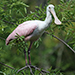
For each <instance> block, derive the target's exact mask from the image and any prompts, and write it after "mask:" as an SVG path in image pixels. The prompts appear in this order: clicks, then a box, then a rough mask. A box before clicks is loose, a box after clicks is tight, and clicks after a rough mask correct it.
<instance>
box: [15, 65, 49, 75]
mask: <svg viewBox="0 0 75 75" xmlns="http://www.w3.org/2000/svg"><path fill="white" fill-rule="evenodd" d="M26 68H29V69H30V73H31V74H32V75H34V74H33V71H32V69H33V68H34V69H35V70H38V71H40V73H48V74H49V72H48V71H46V70H43V69H40V68H38V67H36V66H33V65H28V64H27V65H26V66H25V67H23V68H21V69H19V70H18V71H17V72H16V73H19V72H20V71H22V70H24V69H26Z"/></svg>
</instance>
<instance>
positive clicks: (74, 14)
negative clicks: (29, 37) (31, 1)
mask: <svg viewBox="0 0 75 75" xmlns="http://www.w3.org/2000/svg"><path fill="white" fill-rule="evenodd" d="M49 3H50V2H48V4H49ZM48 4H47V5H48ZM47 5H45V6H44V7H43V8H42V5H40V6H39V7H38V6H36V7H35V11H34V12H33V11H30V13H28V12H27V7H29V6H28V5H26V4H25V3H24V2H23V1H22V0H5V1H2V0H1V3H0V14H1V15H0V36H1V37H4V38H6V37H7V36H8V35H9V34H10V33H11V32H12V31H13V30H14V29H15V28H16V27H17V26H18V25H19V24H20V23H22V22H24V21H27V20H35V19H36V20H44V19H45V17H46V14H45V13H46V7H47ZM55 11H56V13H57V16H58V17H59V19H60V20H61V21H62V25H58V26H57V25H55V24H54V23H53V22H52V24H51V25H50V27H49V28H48V29H47V31H48V32H49V33H51V34H55V35H58V36H59V37H60V38H62V39H63V40H65V41H66V42H67V43H68V44H69V45H70V46H71V47H72V48H73V49H74V50H75V1H74V0H69V1H67V0H60V4H59V5H56V6H55ZM59 12H60V13H59ZM17 37H18V36H17ZM43 37H44V38H45V39H46V40H45V39H44V38H43ZM48 37H49V36H48ZM48 37H46V36H45V34H44V35H43V36H42V37H41V38H40V39H39V40H38V41H36V42H35V43H34V45H36V47H38V46H39V50H40V52H39V51H38V50H37V48H36V50H37V51H35V50H34V46H33V48H32V49H33V51H32V61H33V64H36V65H38V66H41V67H44V65H45V67H46V66H47V67H48V65H50V66H51V65H53V68H54V67H57V68H60V67H61V71H66V70H67V69H69V70H71V69H73V70H75V65H74V63H75V60H74V58H75V55H74V54H73V53H72V52H70V50H68V48H66V47H64V46H63V45H61V44H60V43H59V46H60V47H61V48H60V47H59V46H58V47H57V48H56V49H54V48H53V46H55V44H56V42H57V41H56V42H54V41H51V42H50V43H49V40H50V39H51V40H52V36H50V37H49V40H47V38H48ZM41 39H42V40H41ZM17 40H21V41H19V42H18V43H16V42H17ZM17 40H14V41H12V42H14V43H16V44H13V43H12V44H10V47H11V48H10V50H11V51H9V46H8V47H6V46H5V45H4V44H5V42H4V41H3V40H1V39H0V58H1V59H0V61H2V62H6V63H7V62H10V63H11V64H9V63H8V64H9V65H10V66H14V64H16V65H15V66H14V67H17V63H16V61H17V62H18V65H19V66H23V65H24V64H23V63H24V61H23V57H22V55H23V54H22V50H23V48H25V49H26V50H27V48H28V44H29V43H25V41H23V40H24V36H21V37H19V38H18V39H17ZM39 41H44V42H45V43H46V44H47V46H48V49H47V48H46V49H45V46H46V45H45V44H44V42H43V43H42V45H39ZM53 42H54V43H53ZM25 45H26V46H25ZM40 46H41V47H40ZM42 47H43V48H42ZM53 49H54V50H53ZM56 50H57V51H58V52H57V51H56ZM67 50H68V51H67ZM15 51H17V54H18V55H17V54H16V52H15ZM7 52H8V53H7ZM12 53H13V54H14V56H13V54H12ZM57 54H58V55H57ZM63 54H64V56H63ZM11 55H12V57H11ZM33 55H34V56H33ZM38 56H40V57H38ZM42 56H43V57H42ZM70 56H71V57H70ZM9 57H11V59H8V58H9ZM19 57H21V58H19ZM34 57H35V58H36V59H37V60H39V59H41V57H42V61H40V63H39V64H37V63H38V61H37V60H34ZM59 57H60V58H59ZM67 57H68V59H67ZM4 58H5V59H6V60H4ZM13 58H14V59H13ZM12 59H13V60H12ZM17 59H18V60H19V61H18V60H17ZM44 59H45V61H43V60H44ZM56 59H57V64H56V66H55V62H56ZM59 59H60V60H59ZM61 59H62V62H61V65H60V64H58V63H60V61H61ZM65 59H66V60H65ZM21 60H22V62H23V63H22V62H21ZM46 61H47V62H48V63H47V62H46ZM69 61H70V62H69ZM72 61H73V62H72ZM49 62H51V63H49ZM63 62H64V63H63ZM13 63H14V64H13ZM41 63H44V64H43V65H42V64H41ZM46 63H47V64H46ZM21 64H22V65H21ZM40 64H41V65H40ZM45 67H44V68H45ZM17 68H19V67H17ZM53 68H50V69H48V70H49V71H50V75H63V74H62V73H61V72H60V71H59V70H58V69H54V70H53ZM14 72H16V70H11V69H8V68H5V67H2V65H0V74H4V75H6V74H13V73H14ZM28 72H29V70H27V73H28ZM68 73H69V72H68ZM68 73H65V74H66V75H68ZM38 74H39V72H38V71H35V75H38ZM69 74H71V75H74V72H72V73H69ZM40 75H41V74H40Z"/></svg>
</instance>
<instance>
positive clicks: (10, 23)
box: [3, 20, 17, 25]
mask: <svg viewBox="0 0 75 75" xmlns="http://www.w3.org/2000/svg"><path fill="white" fill-rule="evenodd" d="M3 21H4V22H6V23H9V24H13V25H14V24H15V25H17V24H16V23H13V22H9V21H5V20H3Z"/></svg>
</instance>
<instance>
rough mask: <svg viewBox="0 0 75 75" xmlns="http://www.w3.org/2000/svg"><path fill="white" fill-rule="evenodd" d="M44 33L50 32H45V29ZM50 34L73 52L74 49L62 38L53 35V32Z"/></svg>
mask: <svg viewBox="0 0 75 75" xmlns="http://www.w3.org/2000/svg"><path fill="white" fill-rule="evenodd" d="M45 33H47V34H50V33H49V32H47V31H45ZM50 35H52V36H53V37H54V38H56V39H58V40H59V41H61V42H62V43H63V44H65V45H66V46H67V47H68V48H70V49H71V50H72V51H73V52H74V53H75V51H74V50H73V49H72V48H71V47H70V46H69V45H68V44H67V43H66V42H65V41H63V40H62V39H60V38H58V37H56V36H55V35H53V34H50Z"/></svg>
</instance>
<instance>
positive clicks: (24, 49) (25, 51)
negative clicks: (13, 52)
mask: <svg viewBox="0 0 75 75" xmlns="http://www.w3.org/2000/svg"><path fill="white" fill-rule="evenodd" d="M24 55H25V61H26V65H27V56H26V50H25V49H24Z"/></svg>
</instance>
